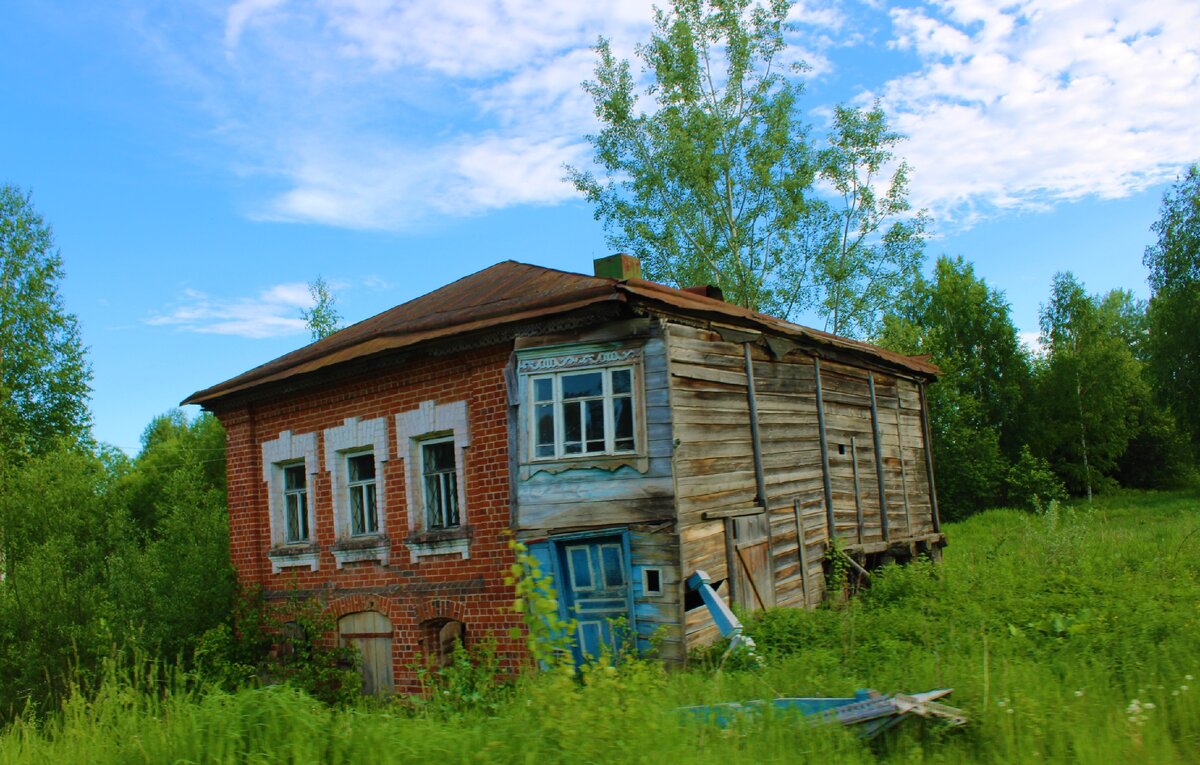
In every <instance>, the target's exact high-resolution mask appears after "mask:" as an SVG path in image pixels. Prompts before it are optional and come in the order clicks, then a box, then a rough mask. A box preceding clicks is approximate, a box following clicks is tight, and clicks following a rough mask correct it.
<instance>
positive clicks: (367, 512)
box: [346, 452, 379, 536]
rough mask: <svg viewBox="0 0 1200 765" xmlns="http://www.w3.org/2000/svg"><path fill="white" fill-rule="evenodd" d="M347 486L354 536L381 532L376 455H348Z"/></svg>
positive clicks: (369, 453)
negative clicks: (376, 479)
mask: <svg viewBox="0 0 1200 765" xmlns="http://www.w3.org/2000/svg"><path fill="white" fill-rule="evenodd" d="M346 478H347V488H348V489H349V492H350V529H351V534H353V535H354V536H364V535H368V534H378V533H379V510H378V507H377V505H376V501H375V497H376V490H375V455H374V454H373V453H371V452H367V453H366V454H351V455H349V456H347V457H346Z"/></svg>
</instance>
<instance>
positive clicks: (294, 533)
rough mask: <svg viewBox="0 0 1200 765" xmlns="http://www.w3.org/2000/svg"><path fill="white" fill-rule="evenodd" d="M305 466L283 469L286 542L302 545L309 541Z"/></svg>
mask: <svg viewBox="0 0 1200 765" xmlns="http://www.w3.org/2000/svg"><path fill="white" fill-rule="evenodd" d="M306 478H307V476H306V475H305V470H304V464H303V463H300V464H298V465H285V466H284V468H283V506H284V529H285V531H284V541H285V542H286V543H287V544H290V545H291V544H301V543H303V542H307V541H308V536H309V535H308V484H307V481H306Z"/></svg>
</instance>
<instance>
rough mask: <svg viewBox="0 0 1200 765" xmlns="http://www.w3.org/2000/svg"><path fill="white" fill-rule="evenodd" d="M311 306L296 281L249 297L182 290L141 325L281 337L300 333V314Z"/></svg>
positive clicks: (259, 336) (309, 300) (303, 287)
mask: <svg viewBox="0 0 1200 765" xmlns="http://www.w3.org/2000/svg"><path fill="white" fill-rule="evenodd" d="M312 304H313V301H312V296H311V295H310V294H309V292H308V286H307V285H306V284H303V283H299V282H291V283H286V284H276V285H273V286H271V287H268V288H266V289H264V290H262V291H261V292H259V294H258V296H257V297H253V298H249V297H241V298H214V297H212V296H210V295H208V294H206V293H204V292H200V291H197V290H193V289H186V290H184V291H183V295H182V299H181V300H180V301H178V303H177V304H176V305H174V306H172V307H171V308H170V309H169V310H168V311H167V312H166V313H162V314H156V315H154V316H151V317H149V318H147V319H145V323H146V324H149V325H151V326H162V327H175V328H176V329H179V330H182V331H185V332H200V333H205V334H217V335H237V336H239V337H248V338H254V339H260V338H268V337H282V336H286V335H294V334H298V333H301V332H303V331H304V320H303V319H302V318H301V317H300V311H301V310H302V309H306V308H311V307H312Z"/></svg>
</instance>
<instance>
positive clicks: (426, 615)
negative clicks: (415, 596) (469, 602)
mask: <svg viewBox="0 0 1200 765" xmlns="http://www.w3.org/2000/svg"><path fill="white" fill-rule="evenodd" d="M465 613H466V607H465V606H464V605H463V604H462V603H460V602H459V601H457V600H450V599H449V598H433V599H431V600H423V601H421V602H420V603H417V605H416V608H414V609H413V614H414V616H415V617H416V622H417V624H424V623H425V622H430V621H434V620H437V619H449V620H452V621H456V622H465V621H466V619H464V618H463V615H464V614H465Z"/></svg>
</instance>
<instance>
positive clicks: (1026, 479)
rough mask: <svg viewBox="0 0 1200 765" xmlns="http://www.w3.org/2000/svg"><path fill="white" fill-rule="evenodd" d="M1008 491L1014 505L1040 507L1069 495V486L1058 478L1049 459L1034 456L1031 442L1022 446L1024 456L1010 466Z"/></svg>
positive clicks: (1034, 508) (1007, 480)
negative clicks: (1030, 446) (1064, 484)
mask: <svg viewBox="0 0 1200 765" xmlns="http://www.w3.org/2000/svg"><path fill="white" fill-rule="evenodd" d="M1005 493H1006V494H1007V496H1008V502H1009V504H1011V505H1012V506H1013V507H1019V508H1022V509H1025V510H1038V509H1041V508H1042V507H1045V506H1046V505H1048V504H1049V503H1051V502H1061V501H1063V500H1065V499H1066V498H1067V487H1066V486H1063V482H1062V481H1061V480H1059V478H1058V476H1057V475H1055V474H1054V471H1053V470H1051V469H1050V463H1048V462H1046V460H1044V459H1042V458H1041V457H1035V456H1034V455H1033V454H1032V453H1031V452H1030V451H1029V447H1028V446H1022V447H1021V456H1020V457H1018V458H1017V461H1016V462H1014V463H1013V464H1012V467H1010V468H1009V469H1008V476H1007V478H1006V479H1005Z"/></svg>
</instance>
